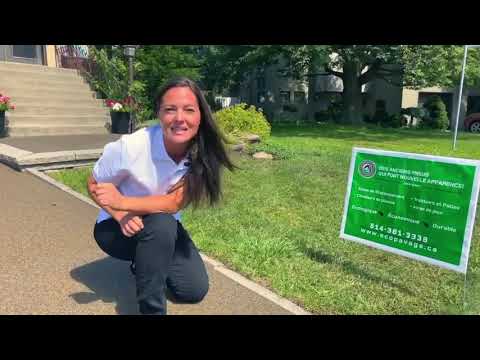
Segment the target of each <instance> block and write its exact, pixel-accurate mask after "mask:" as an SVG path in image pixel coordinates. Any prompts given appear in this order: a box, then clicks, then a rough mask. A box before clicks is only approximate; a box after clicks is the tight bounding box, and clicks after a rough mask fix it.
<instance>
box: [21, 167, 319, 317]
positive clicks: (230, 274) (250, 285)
mask: <svg viewBox="0 0 480 360" xmlns="http://www.w3.org/2000/svg"><path fill="white" fill-rule="evenodd" d="M25 170H26V171H27V172H29V173H30V174H32V175H34V176H36V177H38V178H40V179H42V180H43V181H46V182H47V183H49V184H50V185H53V186H55V187H57V188H59V189H60V190H63V191H65V192H67V193H69V194H70V195H72V196H74V197H75V198H77V199H78V200H81V201H83V202H85V203H87V204H89V205H91V206H93V207H95V208H97V209H100V207H99V206H98V205H97V204H95V202H93V201H92V200H91V199H90V198H88V197H86V196H84V195H82V194H79V193H77V192H76V191H73V190H72V189H70V188H69V187H67V186H66V185H64V184H62V183H60V182H58V181H56V180H54V179H53V178H51V177H50V176H48V175H46V174H44V173H42V172H41V171H39V170H37V169H33V168H28V169H25ZM200 256H201V257H202V259H203V260H204V261H205V262H207V263H208V264H210V265H211V266H212V267H213V268H214V270H216V271H218V272H220V273H221V274H223V275H224V276H226V277H227V278H229V279H231V280H233V281H235V282H236V283H238V284H240V285H242V286H244V287H246V288H247V289H249V290H251V291H253V292H254V293H256V294H258V295H260V296H262V297H263V298H265V299H267V300H269V301H271V302H273V303H274V304H276V305H278V306H280V307H281V308H283V309H285V310H287V311H290V312H291V313H292V314H293V315H313V314H311V313H310V312H308V311H306V310H304V309H302V308H301V307H300V306H298V305H296V304H294V303H293V302H291V301H290V300H287V299H285V298H283V297H281V296H279V295H277V294H275V293H274V292H272V291H271V290H269V289H267V288H265V287H263V286H261V285H259V284H257V283H255V282H253V281H251V280H249V279H247V278H246V277H244V276H243V275H240V274H239V273H237V272H235V271H233V270H230V269H228V268H227V267H226V266H225V265H224V264H222V263H221V262H219V261H217V260H215V259H212V258H210V257H209V256H207V255H205V254H203V253H200Z"/></svg>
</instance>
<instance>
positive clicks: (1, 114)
mask: <svg viewBox="0 0 480 360" xmlns="http://www.w3.org/2000/svg"><path fill="white" fill-rule="evenodd" d="M5 130H6V124H5V111H0V136H3V135H5V133H6V131H5Z"/></svg>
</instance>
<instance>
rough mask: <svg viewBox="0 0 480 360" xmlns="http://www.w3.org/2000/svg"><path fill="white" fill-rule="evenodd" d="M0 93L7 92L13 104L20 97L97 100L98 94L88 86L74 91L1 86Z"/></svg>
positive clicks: (58, 88)
mask: <svg viewBox="0 0 480 360" xmlns="http://www.w3.org/2000/svg"><path fill="white" fill-rule="evenodd" d="M0 91H5V94H6V95H8V96H10V97H11V98H12V100H11V101H12V103H13V104H15V98H16V97H17V96H19V97H36V98H37V99H56V98H57V96H58V97H63V98H65V97H69V98H72V99H75V98H81V99H96V98H97V94H96V93H95V92H93V91H92V90H90V89H89V88H88V86H85V87H81V88H75V89H72V88H70V87H25V86H20V87H16V86H15V85H13V86H9V87H6V86H3V84H0Z"/></svg>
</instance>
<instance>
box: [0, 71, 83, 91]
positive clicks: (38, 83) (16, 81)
mask: <svg viewBox="0 0 480 360" xmlns="http://www.w3.org/2000/svg"><path fill="white" fill-rule="evenodd" d="M0 86H1V87H2V88H5V89H10V88H16V89H17V88H27V87H28V88H51V87H53V88H60V89H88V90H91V89H90V85H89V84H88V83H87V81H85V80H84V79H83V78H78V79H57V78H51V77H49V76H48V77H46V78H44V79H42V78H38V77H36V78H16V77H12V76H5V74H3V75H2V74H0Z"/></svg>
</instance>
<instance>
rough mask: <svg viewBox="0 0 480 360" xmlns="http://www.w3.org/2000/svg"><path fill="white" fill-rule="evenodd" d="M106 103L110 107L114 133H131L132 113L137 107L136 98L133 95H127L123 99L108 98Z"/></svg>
mask: <svg viewBox="0 0 480 360" xmlns="http://www.w3.org/2000/svg"><path fill="white" fill-rule="evenodd" d="M105 104H106V105H107V106H108V107H109V108H110V117H111V119H112V133H113V134H129V133H130V130H131V124H130V113H131V112H132V111H133V110H134V107H135V101H134V99H133V98H132V97H131V96H127V97H126V98H125V99H123V100H113V99H107V100H105Z"/></svg>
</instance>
